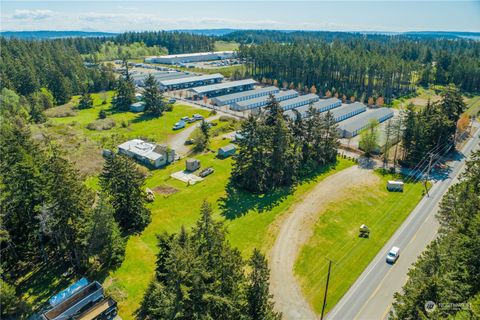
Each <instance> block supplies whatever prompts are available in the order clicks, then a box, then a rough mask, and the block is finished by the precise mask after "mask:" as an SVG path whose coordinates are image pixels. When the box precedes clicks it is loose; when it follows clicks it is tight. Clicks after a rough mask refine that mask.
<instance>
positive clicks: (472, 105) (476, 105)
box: [467, 96, 480, 116]
mask: <svg viewBox="0 0 480 320" xmlns="http://www.w3.org/2000/svg"><path fill="white" fill-rule="evenodd" d="M479 112H480V96H477V97H474V98H472V99H470V100H469V102H468V105H467V114H469V115H470V116H473V115H476V114H478V113H479Z"/></svg>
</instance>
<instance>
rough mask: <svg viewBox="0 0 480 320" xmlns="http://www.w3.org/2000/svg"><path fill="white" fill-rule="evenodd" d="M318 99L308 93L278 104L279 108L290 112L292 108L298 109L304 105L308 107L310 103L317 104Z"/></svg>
mask: <svg viewBox="0 0 480 320" xmlns="http://www.w3.org/2000/svg"><path fill="white" fill-rule="evenodd" d="M318 100H320V98H319V97H318V96H317V95H316V94H313V93H309V94H306V95H303V96H299V97H296V98H293V99H289V100H285V101H281V102H280V108H282V109H283V110H284V111H285V110H290V109H293V108H298V107H301V106H304V105H309V104H310V103H312V102H317V101H318Z"/></svg>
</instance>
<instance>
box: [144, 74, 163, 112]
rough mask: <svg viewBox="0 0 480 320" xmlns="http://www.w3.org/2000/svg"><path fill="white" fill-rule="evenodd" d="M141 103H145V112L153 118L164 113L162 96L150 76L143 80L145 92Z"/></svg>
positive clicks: (155, 82) (154, 80)
mask: <svg viewBox="0 0 480 320" xmlns="http://www.w3.org/2000/svg"><path fill="white" fill-rule="evenodd" d="M142 96H143V102H145V112H146V113H150V114H152V115H153V116H155V117H159V116H161V115H162V114H163V112H164V111H165V102H164V101H163V94H162V92H161V91H160V87H159V84H158V81H157V80H156V79H155V77H154V76H153V75H152V74H150V75H149V76H148V77H147V78H146V79H145V91H144V92H143V95H142Z"/></svg>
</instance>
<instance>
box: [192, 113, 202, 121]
mask: <svg viewBox="0 0 480 320" xmlns="http://www.w3.org/2000/svg"><path fill="white" fill-rule="evenodd" d="M192 118H193V119H194V120H195V121H198V120H203V119H204V118H203V116H202V115H200V114H198V113H196V114H194V115H193V116H192Z"/></svg>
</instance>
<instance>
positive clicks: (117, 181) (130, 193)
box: [100, 155, 151, 232]
mask: <svg viewBox="0 0 480 320" xmlns="http://www.w3.org/2000/svg"><path fill="white" fill-rule="evenodd" d="M100 184H101V186H102V188H103V190H104V191H105V192H106V193H107V194H108V195H109V196H110V201H111V203H112V206H113V208H114V210H115V220H116V221H117V223H118V224H119V225H120V227H121V228H122V230H123V231H133V232H139V231H142V230H143V229H144V228H145V227H146V226H147V225H148V224H149V223H150V220H151V216H150V210H149V209H147V208H146V207H145V205H146V197H145V194H144V193H145V192H144V190H143V188H144V185H145V178H144V177H143V175H142V174H141V173H140V172H139V171H138V170H137V168H136V164H135V162H133V161H132V160H131V159H130V158H128V157H126V156H124V155H115V156H112V157H108V158H107V160H106V162H105V165H104V167H103V171H102V173H101V174H100Z"/></svg>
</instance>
